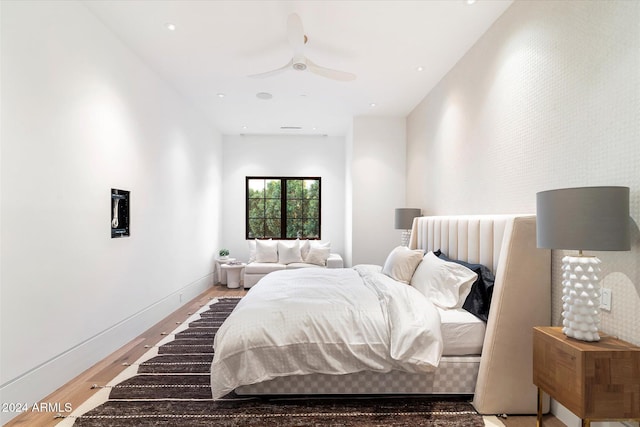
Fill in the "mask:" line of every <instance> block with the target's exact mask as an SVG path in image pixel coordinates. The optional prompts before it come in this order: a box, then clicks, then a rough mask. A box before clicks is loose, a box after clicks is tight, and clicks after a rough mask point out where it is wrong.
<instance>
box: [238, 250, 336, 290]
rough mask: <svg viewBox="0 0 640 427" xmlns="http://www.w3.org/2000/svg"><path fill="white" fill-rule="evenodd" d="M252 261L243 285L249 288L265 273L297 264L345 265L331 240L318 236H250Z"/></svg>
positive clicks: (297, 266) (294, 266)
mask: <svg viewBox="0 0 640 427" xmlns="http://www.w3.org/2000/svg"><path fill="white" fill-rule="evenodd" d="M247 244H248V245H249V262H248V263H247V265H246V267H245V268H244V287H245V288H250V287H252V286H253V285H255V284H256V283H258V280H260V279H261V278H263V277H264V276H265V275H267V274H269V273H271V272H273V271H278V270H287V269H295V268H342V267H343V266H344V263H343V261H342V257H341V256H340V255H339V254H336V253H331V242H321V241H319V240H259V239H255V240H248V241H247Z"/></svg>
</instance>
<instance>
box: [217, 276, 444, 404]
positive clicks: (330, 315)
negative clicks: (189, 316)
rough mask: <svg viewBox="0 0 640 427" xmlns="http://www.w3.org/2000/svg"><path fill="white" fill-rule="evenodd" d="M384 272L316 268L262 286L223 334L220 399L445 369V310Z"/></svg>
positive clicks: (219, 352) (272, 278)
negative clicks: (257, 387) (334, 377)
mask: <svg viewBox="0 0 640 427" xmlns="http://www.w3.org/2000/svg"><path fill="white" fill-rule="evenodd" d="M379 270H380V268H379V267H374V266H356V267H354V268H353V269H347V268H345V269H316V268H313V269H312V268H309V269H299V270H286V271H278V272H274V273H270V274H268V275H267V276H265V277H264V278H263V279H261V280H260V282H259V283H258V284H256V285H255V286H253V287H252V288H251V290H250V291H249V292H248V293H247V295H246V296H245V297H244V298H243V299H242V300H241V301H240V302H239V303H238V305H237V306H236V308H235V310H234V311H233V312H232V313H231V315H230V316H229V317H228V319H227V320H226V321H225V322H224V324H223V325H222V326H221V327H220V330H219V331H218V332H217V334H216V337H215V340H214V349H215V355H214V358H213V363H212V367H211V387H212V392H213V398H214V399H218V398H220V397H222V396H224V395H225V394H227V393H229V392H231V391H233V390H234V389H235V388H236V387H238V386H241V385H246V384H254V383H258V382H262V381H266V380H269V379H273V378H275V377H280V376H290V375H305V374H311V373H324V374H346V373H353V372H359V371H363V370H372V371H379V372H388V371H390V370H405V371H409V372H428V371H431V370H433V369H434V368H435V367H437V366H438V363H439V361H440V356H441V354H442V348H443V343H442V337H441V333H440V316H439V314H438V311H437V310H436V308H435V307H434V306H433V305H432V304H431V302H430V301H429V300H427V298H425V297H424V296H423V295H422V294H421V293H420V292H418V291H417V290H416V289H414V288H412V287H411V286H408V285H405V284H402V283H399V282H396V281H395V280H393V279H391V278H389V277H388V276H385V275H383V274H382V273H380V272H379Z"/></svg>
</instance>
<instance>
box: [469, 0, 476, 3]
mask: <svg viewBox="0 0 640 427" xmlns="http://www.w3.org/2000/svg"><path fill="white" fill-rule="evenodd" d="M475 2H476V0H467V4H474V3H475Z"/></svg>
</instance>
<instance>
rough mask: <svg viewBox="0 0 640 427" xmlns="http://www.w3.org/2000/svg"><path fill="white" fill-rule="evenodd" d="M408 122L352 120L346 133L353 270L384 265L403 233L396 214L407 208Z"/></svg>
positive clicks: (370, 118)
mask: <svg viewBox="0 0 640 427" xmlns="http://www.w3.org/2000/svg"><path fill="white" fill-rule="evenodd" d="M405 141H406V121H405V118H403V117H356V118H355V119H354V121H353V128H352V130H351V132H350V143H351V147H350V153H351V164H350V167H349V168H350V180H351V188H350V190H349V191H350V194H351V206H350V208H351V211H352V224H351V230H352V231H351V232H352V234H351V241H352V248H351V250H352V259H351V265H356V264H377V265H383V264H384V261H385V259H386V257H387V255H389V252H390V251H391V249H393V248H394V247H396V246H398V245H399V244H400V236H401V232H400V231H399V230H395V229H394V212H395V211H394V210H395V208H402V207H406V204H405V188H406V186H405V184H406V178H405V171H406V148H405V147H406V146H405Z"/></svg>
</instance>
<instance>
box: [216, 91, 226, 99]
mask: <svg viewBox="0 0 640 427" xmlns="http://www.w3.org/2000/svg"><path fill="white" fill-rule="evenodd" d="M217 95H218V98H224V97H225V94H224V93H222V92H219V93H218V94H217Z"/></svg>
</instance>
